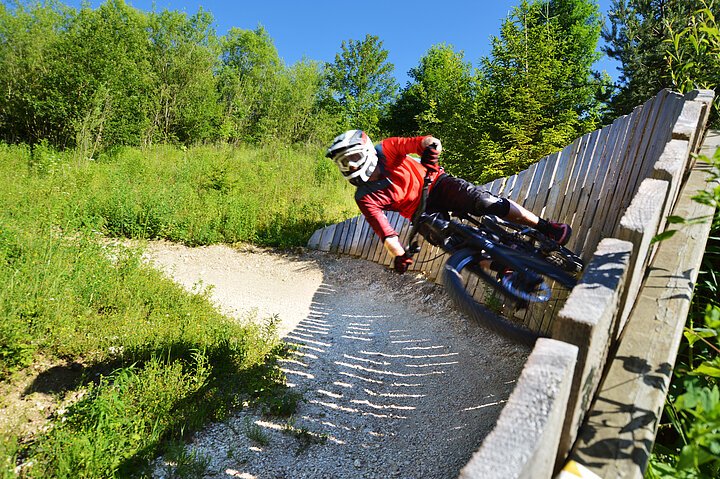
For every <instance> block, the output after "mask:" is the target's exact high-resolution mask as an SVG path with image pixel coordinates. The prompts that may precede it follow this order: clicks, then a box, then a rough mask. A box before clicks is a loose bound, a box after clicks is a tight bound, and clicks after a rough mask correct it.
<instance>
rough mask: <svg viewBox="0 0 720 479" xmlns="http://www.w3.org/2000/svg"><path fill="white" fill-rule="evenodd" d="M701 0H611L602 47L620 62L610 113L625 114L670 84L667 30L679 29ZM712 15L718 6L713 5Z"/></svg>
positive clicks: (700, 4) (701, 3) (716, 13)
mask: <svg viewBox="0 0 720 479" xmlns="http://www.w3.org/2000/svg"><path fill="white" fill-rule="evenodd" d="M702 7H703V1H702V0H613V3H612V8H611V9H610V12H609V14H608V16H609V18H610V24H609V26H607V27H606V28H604V29H603V32H602V36H603V39H604V40H605V46H604V47H603V51H604V52H605V53H606V54H607V55H608V56H609V57H610V58H613V59H615V60H617V61H619V63H620V67H619V70H620V81H619V85H617V92H616V94H615V95H614V96H613V98H612V100H611V104H610V107H611V111H610V115H611V117H617V116H620V115H624V114H626V113H629V112H630V111H632V109H633V108H634V107H636V106H637V105H640V104H642V103H643V102H644V101H645V100H647V99H648V98H651V97H652V96H654V95H656V94H657V92H658V91H660V90H661V89H663V88H669V87H672V86H673V83H672V79H671V76H670V73H669V70H668V64H667V61H666V57H667V55H668V53H669V51H668V50H669V48H670V46H671V45H672V43H669V42H668V41H667V40H668V39H669V38H670V31H680V30H682V29H683V28H684V27H685V26H686V25H687V22H688V19H689V18H691V17H692V16H693V13H694V12H695V11H697V10H698V9H700V8H702ZM713 13H714V15H715V16H717V15H720V7H718V5H715V6H714V7H713Z"/></svg>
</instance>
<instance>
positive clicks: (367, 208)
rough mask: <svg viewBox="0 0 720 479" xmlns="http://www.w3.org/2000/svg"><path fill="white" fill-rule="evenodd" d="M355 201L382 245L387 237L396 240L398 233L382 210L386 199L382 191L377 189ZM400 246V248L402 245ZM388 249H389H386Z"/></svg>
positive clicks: (385, 243)
mask: <svg viewBox="0 0 720 479" xmlns="http://www.w3.org/2000/svg"><path fill="white" fill-rule="evenodd" d="M355 201H356V202H357V205H358V207H359V208H360V212H362V214H363V216H364V217H365V220H366V221H367V222H368V224H369V225H370V226H371V227H372V229H373V231H374V232H375V234H376V235H377V236H378V237H379V238H380V239H381V240H382V242H383V244H384V245H387V240H388V238H395V239H396V240H397V236H398V233H397V231H395V228H393V227H392V225H391V224H390V222H389V221H388V219H387V216H385V211H384V210H383V204H384V202H385V201H387V198H386V195H385V194H384V192H382V191H377V192H374V193H372V194H369V195H365V196H362V197H360V198H356V199H355ZM391 241H392V240H391ZM398 243H399V241H398ZM386 248H387V246H386ZM400 248H402V246H401V247H400ZM388 251H391V250H389V249H388ZM391 252H392V251H391ZM400 254H402V253H400Z"/></svg>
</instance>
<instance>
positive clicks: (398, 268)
mask: <svg viewBox="0 0 720 479" xmlns="http://www.w3.org/2000/svg"><path fill="white" fill-rule="evenodd" d="M411 264H413V259H412V258H411V257H409V256H408V255H407V253H403V254H401V255H400V256H395V272H396V273H398V274H403V273H404V272H405V271H407V270H408V268H409V267H410V265H411Z"/></svg>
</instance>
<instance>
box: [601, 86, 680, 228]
mask: <svg viewBox="0 0 720 479" xmlns="http://www.w3.org/2000/svg"><path fill="white" fill-rule="evenodd" d="M666 93H667V94H666V96H665V98H664V100H663V102H662V104H661V105H660V108H661V110H660V112H659V114H658V115H657V119H656V121H655V123H654V124H653V125H652V130H651V132H650V135H649V137H648V138H647V143H646V144H644V145H643V148H641V150H642V156H640V151H638V160H639V161H638V163H637V165H635V166H634V168H633V170H632V172H631V173H630V175H629V178H628V181H627V183H626V184H627V186H626V187H625V188H624V189H623V190H617V189H616V190H615V191H614V192H613V198H614V199H615V200H616V208H615V209H612V210H610V211H609V212H608V215H607V218H606V221H605V224H604V226H603V234H604V235H611V234H612V232H613V231H614V230H615V228H616V227H617V224H618V222H619V220H620V216H621V215H622V213H623V212H624V211H625V209H626V208H627V207H628V206H629V204H630V202H631V201H632V198H633V197H634V196H635V193H636V192H637V189H638V188H639V186H640V183H642V181H643V180H645V178H647V177H649V176H650V175H651V174H652V169H653V166H654V165H655V162H656V161H657V160H658V158H659V157H660V155H661V153H662V151H663V148H664V147H665V144H666V143H667V142H668V141H670V139H671V129H672V125H673V124H674V123H675V120H676V119H677V116H678V115H679V114H680V109H681V108H682V102H683V97H682V95H680V94H678V93H674V92H670V91H666ZM645 140H646V139H645V138H643V142H644V143H645Z"/></svg>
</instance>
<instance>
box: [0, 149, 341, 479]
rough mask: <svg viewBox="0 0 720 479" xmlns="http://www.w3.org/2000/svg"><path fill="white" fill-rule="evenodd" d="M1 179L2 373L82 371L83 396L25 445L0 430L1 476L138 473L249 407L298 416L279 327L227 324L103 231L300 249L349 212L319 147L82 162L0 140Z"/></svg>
mask: <svg viewBox="0 0 720 479" xmlns="http://www.w3.org/2000/svg"><path fill="white" fill-rule="evenodd" d="M0 175H2V176H0V178H1V179H0V282H2V284H3V288H1V289H0V315H2V321H0V379H2V380H4V381H11V380H12V378H13V374H14V373H16V372H18V371H22V370H24V369H26V368H28V367H30V366H31V365H32V364H33V363H35V362H37V361H38V360H39V359H41V358H42V360H43V361H44V362H49V363H51V364H52V363H61V362H75V363H79V364H81V365H82V378H81V380H80V381H79V384H73V385H71V386H68V387H71V388H74V389H77V390H78V391H82V394H83V396H82V398H81V399H80V400H79V401H77V402H76V403H74V404H73V405H72V406H70V407H69V408H68V409H67V411H66V412H65V413H64V414H61V415H56V416H55V417H54V418H53V419H52V420H51V424H50V427H49V428H48V429H47V430H46V431H44V432H42V433H40V434H38V435H37V436H36V437H34V438H22V437H17V436H16V435H14V434H13V432H12V431H7V432H6V431H3V439H2V441H1V442H0V459H2V462H0V472H1V473H2V475H3V477H13V475H14V474H13V470H14V468H15V467H16V465H17V464H19V463H23V464H25V465H26V467H25V469H24V470H23V473H22V474H23V475H24V476H25V477H68V478H69V477H127V476H129V475H143V474H145V472H143V471H144V470H145V469H144V468H145V467H146V465H147V463H148V461H149V460H150V459H152V458H153V457H155V456H156V455H157V454H158V453H161V452H163V451H164V450H166V449H168V448H170V449H172V448H171V446H170V445H172V444H173V443H174V441H177V440H180V439H182V438H183V437H184V436H185V435H186V434H187V433H189V432H192V431H194V430H197V429H198V428H200V427H202V426H203V425H204V424H206V423H207V422H208V421H211V420H217V419H221V418H223V417H225V416H227V414H228V413H229V412H230V411H231V410H233V409H234V408H237V407H239V406H240V405H241V403H242V402H247V401H250V402H252V401H260V402H261V403H262V405H263V408H264V410H266V411H268V412H271V413H275V414H284V415H287V414H291V413H292V412H293V410H294V407H295V404H296V403H297V401H298V399H299V398H298V397H297V394H295V393H292V392H289V391H288V390H287V388H286V387H285V385H284V384H285V383H284V380H285V378H284V376H283V374H282V373H281V371H280V370H279V368H278V367H277V364H276V361H277V359H279V358H280V357H282V356H283V355H284V354H285V353H286V352H287V351H286V349H285V347H284V345H283V344H282V343H281V342H280V341H279V340H278V339H277V338H276V336H275V334H274V323H275V319H273V318H269V319H267V320H265V321H258V320H257V319H256V320H253V321H251V319H253V318H248V320H247V321H244V322H237V321H235V320H231V319H229V318H227V317H225V316H223V315H221V314H220V313H218V312H217V311H216V310H215V309H214V308H213V306H212V305H211V303H210V302H209V300H208V298H207V297H206V295H204V294H191V293H188V292H186V291H184V290H182V289H181V288H179V287H178V286H177V285H175V284H173V283H172V282H171V281H170V280H168V279H166V278H164V277H163V276H162V275H161V274H160V273H158V272H157V271H155V270H153V269H151V268H149V267H147V266H145V265H144V264H143V263H142V261H141V259H140V251H138V250H136V249H134V248H128V247H120V246H110V245H109V244H108V241H107V240H106V237H107V236H111V237H129V238H166V239H169V240H173V241H180V242H183V243H186V244H189V245H198V244H208V243H213V242H226V243H234V242H253V243H255V244H259V245H269V246H283V247H292V246H300V245H304V244H305V242H306V241H307V239H308V237H309V235H310V234H311V233H312V231H314V230H315V229H316V228H317V227H320V226H323V225H324V224H327V223H330V222H335V221H337V220H338V219H341V218H343V217H345V216H347V215H349V214H351V213H354V211H355V210H354V205H352V195H351V193H350V192H349V191H348V188H347V186H346V185H345V184H344V182H343V181H342V180H341V179H340V178H339V176H337V173H336V172H335V171H334V168H333V167H332V164H330V163H329V162H328V161H327V160H325V159H324V158H322V156H321V153H320V152H316V151H313V150H310V149H308V150H292V149H274V148H269V147H268V148H266V149H262V150H257V149H232V148H229V147H198V148H193V149H189V150H183V149H176V148H171V147H157V148H153V149H150V150H138V149H122V148H121V149H117V150H115V151H113V152H110V153H107V154H105V155H101V156H99V157H98V158H96V159H92V160H91V159H84V158H77V156H76V155H75V153H74V152H72V151H69V152H63V153H58V152H55V151H53V150H52V149H50V148H47V147H46V146H43V145H41V146H38V147H36V148H35V149H33V150H31V149H29V148H26V147H19V146H15V147H9V146H2V145H0ZM181 462H182V461H181ZM186 462H187V461H186ZM189 462H190V463H193V461H189ZM200 462H201V461H200ZM28 464H31V465H30V466H27V465H28Z"/></svg>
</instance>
